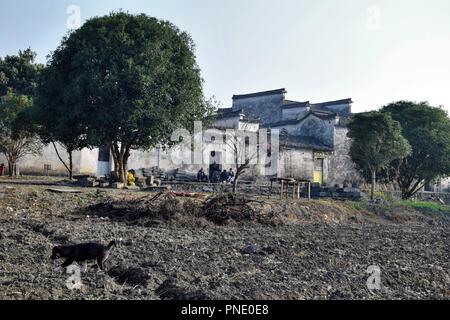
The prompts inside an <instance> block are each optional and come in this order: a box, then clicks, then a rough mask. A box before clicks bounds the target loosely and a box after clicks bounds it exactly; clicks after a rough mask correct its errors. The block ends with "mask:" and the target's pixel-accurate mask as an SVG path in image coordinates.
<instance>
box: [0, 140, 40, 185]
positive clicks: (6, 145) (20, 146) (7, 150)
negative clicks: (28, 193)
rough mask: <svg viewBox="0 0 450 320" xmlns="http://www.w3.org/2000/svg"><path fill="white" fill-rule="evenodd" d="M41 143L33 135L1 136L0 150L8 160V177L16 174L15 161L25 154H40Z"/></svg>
mask: <svg viewBox="0 0 450 320" xmlns="http://www.w3.org/2000/svg"><path fill="white" fill-rule="evenodd" d="M41 148H42V144H41V143H40V142H39V140H38V139H36V138H35V137H28V136H22V137H14V138H13V137H12V136H6V137H5V136H3V137H2V138H1V147H0V151H1V153H3V154H4V155H5V157H6V160H7V161H8V172H9V176H10V177H15V176H17V162H18V161H19V160H20V159H23V158H24V157H25V156H27V155H38V154H40V151H41Z"/></svg>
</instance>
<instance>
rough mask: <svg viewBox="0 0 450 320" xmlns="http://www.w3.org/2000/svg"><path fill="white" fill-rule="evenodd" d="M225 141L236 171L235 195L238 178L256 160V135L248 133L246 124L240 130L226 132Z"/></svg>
mask: <svg viewBox="0 0 450 320" xmlns="http://www.w3.org/2000/svg"><path fill="white" fill-rule="evenodd" d="M252 137H253V141H251V140H252V139H251V138H252ZM225 141H226V145H227V147H228V149H229V151H230V153H231V157H232V160H233V166H234V167H235V169H236V173H235V176H234V181H233V193H236V192H237V186H238V182H239V178H240V177H241V176H242V175H243V174H244V173H246V171H247V170H248V169H250V168H251V164H252V162H253V161H255V160H256V161H257V160H258V138H257V133H256V132H251V131H248V124H245V125H244V127H243V128H242V129H241V130H227V131H226V134H225Z"/></svg>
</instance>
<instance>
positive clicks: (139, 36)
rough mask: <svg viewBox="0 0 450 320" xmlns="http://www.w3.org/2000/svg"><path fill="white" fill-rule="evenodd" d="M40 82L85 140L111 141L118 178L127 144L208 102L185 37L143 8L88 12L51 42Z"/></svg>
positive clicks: (139, 145) (190, 119) (143, 145)
mask: <svg viewBox="0 0 450 320" xmlns="http://www.w3.org/2000/svg"><path fill="white" fill-rule="evenodd" d="M40 88H41V90H40V94H39V96H40V99H42V101H43V103H52V104H54V106H52V107H51V108H58V107H59V108H62V110H64V111H63V112H61V113H62V114H63V123H73V122H77V123H78V124H79V125H80V126H79V127H78V126H77V127H76V128H75V129H76V130H75V133H77V134H78V133H80V132H81V133H82V134H85V137H86V139H87V143H88V144H89V145H91V146H103V145H105V144H109V145H110V146H111V148H112V150H113V156H114V160H115V164H116V170H117V166H119V171H120V174H119V176H120V177H122V178H124V171H126V164H127V159H128V157H129V154H130V150H133V149H142V150H148V149H151V148H153V147H155V146H158V145H159V144H160V143H165V142H170V137H171V134H172V132H173V131H174V130H175V129H177V128H181V127H184V128H186V129H188V130H193V126H194V121H195V120H203V119H204V118H205V116H206V115H207V114H208V112H209V111H210V109H211V106H210V105H209V104H208V103H206V102H205V99H204V98H203V92H202V79H201V77H200V69H199V67H198V65H197V63H196V58H195V54H194V43H193V41H192V39H191V37H190V36H189V35H188V34H187V33H185V32H182V31H180V30H179V29H178V28H176V27H175V26H174V25H172V24H171V23H169V22H166V21H160V20H158V19H156V18H152V17H149V16H147V15H143V14H141V15H131V14H127V13H123V12H119V13H112V14H110V15H108V16H104V17H98V18H93V19H90V20H88V21H87V22H86V23H85V24H84V25H83V26H82V27H81V28H80V29H78V30H76V31H74V32H72V33H71V34H70V35H69V36H68V37H66V38H64V39H63V41H62V43H61V45H60V46H59V47H58V48H57V49H56V50H55V52H54V53H53V55H52V57H51V60H50V63H49V65H48V69H47V70H46V71H45V74H44V76H43V85H42V86H41V87H40ZM40 104H41V103H40ZM78 129H79V130H78ZM56 131H58V130H56ZM79 131H80V132H79Z"/></svg>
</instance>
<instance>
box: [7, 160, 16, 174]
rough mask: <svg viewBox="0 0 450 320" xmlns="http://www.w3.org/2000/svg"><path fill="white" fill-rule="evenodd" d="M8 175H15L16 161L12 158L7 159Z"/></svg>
mask: <svg viewBox="0 0 450 320" xmlns="http://www.w3.org/2000/svg"><path fill="white" fill-rule="evenodd" d="M8 175H9V177H10V178H12V177H15V176H16V161H15V160H14V159H8Z"/></svg>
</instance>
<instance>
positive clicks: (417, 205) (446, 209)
mask: <svg viewBox="0 0 450 320" xmlns="http://www.w3.org/2000/svg"><path fill="white" fill-rule="evenodd" d="M397 205H400V206H403V207H406V208H411V209H414V210H418V211H431V212H439V213H445V214H450V206H448V205H443V204H440V203H435V202H426V201H409V200H402V201H398V202H397Z"/></svg>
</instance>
